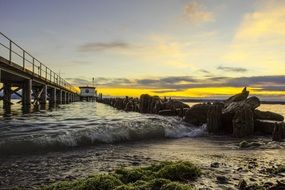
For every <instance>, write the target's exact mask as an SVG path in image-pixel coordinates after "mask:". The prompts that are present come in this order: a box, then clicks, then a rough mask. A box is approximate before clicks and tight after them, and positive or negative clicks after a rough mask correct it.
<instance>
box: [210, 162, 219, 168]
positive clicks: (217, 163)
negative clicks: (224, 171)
mask: <svg viewBox="0 0 285 190" xmlns="http://www.w3.org/2000/svg"><path fill="white" fill-rule="evenodd" d="M211 167H212V168H218V167H220V163H219V162H213V163H211Z"/></svg>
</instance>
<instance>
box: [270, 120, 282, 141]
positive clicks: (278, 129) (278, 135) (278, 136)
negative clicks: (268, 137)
mask: <svg viewBox="0 0 285 190" xmlns="http://www.w3.org/2000/svg"><path fill="white" fill-rule="evenodd" d="M284 138H285V125H284V123H281V124H278V123H275V125H274V130H273V133H272V140H273V141H282V140H283V139H284Z"/></svg>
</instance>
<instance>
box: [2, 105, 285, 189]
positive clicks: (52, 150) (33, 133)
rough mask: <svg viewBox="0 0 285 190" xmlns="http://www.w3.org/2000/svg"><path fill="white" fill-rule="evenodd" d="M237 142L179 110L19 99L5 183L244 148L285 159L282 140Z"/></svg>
mask: <svg viewBox="0 0 285 190" xmlns="http://www.w3.org/2000/svg"><path fill="white" fill-rule="evenodd" d="M188 104H189V105H190V106H192V105H193V104H196V103H188ZM0 106H1V107H2V105H0ZM258 109H260V110H266V111H274V112H277V113H280V114H282V115H284V116H285V105H279V104H264V105H261V106H260V107H259V108H258ZM262 140H263V141H264V142H269V141H270V139H262ZM238 143H239V140H237V139H231V138H225V137H217V136H211V135H209V134H208V133H207V130H206V125H203V126H200V127H197V126H193V125H191V124H189V123H185V122H184V121H183V120H182V119H181V118H179V117H164V116H159V115H153V114H141V113H136V112H125V111H122V110H117V109H114V108H113V107H110V106H108V105H104V104H101V103H97V102H74V103H70V104H64V105H60V106H58V107H54V108H48V106H47V107H46V109H41V110H36V111H32V112H30V113H23V112H22V111H21V107H20V105H19V104H17V103H16V102H14V105H13V106H12V110H11V113H9V114H6V113H4V111H3V110H2V111H1V112H0V189H9V188H13V187H17V186H23V187H34V186H38V185H42V184H49V183H52V182H55V181H58V180H71V179H75V178H80V177H84V176H88V175H91V174H94V173H97V172H109V171H112V170H113V169H114V168H116V167H119V166H122V165H123V166H125V165H126V166H137V165H147V164H149V163H153V162H157V161H161V160H176V159H187V160H192V161H195V162H197V163H201V164H210V162H211V161H212V160H217V159H218V160H219V159H224V160H229V159H228V157H227V156H226V155H231V156H233V155H234V157H235V158H236V160H233V162H234V161H235V162H237V163H238V162H239V161H240V159H243V156H249V157H251V158H252V157H258V158H260V154H262V156H263V157H264V160H265V161H268V162H269V161H271V160H270V159H271V158H272V155H275V157H276V158H275V157H274V159H277V161H276V160H275V162H279V161H280V162H285V156H284V155H285V154H284V153H285V151H284V148H283V145H282V144H281V145H280V144H270V146H271V148H270V149H269V150H264V149H262V150H256V151H257V152H255V151H252V152H251V153H250V154H249V153H248V152H247V153H245V152H240V151H236V149H237V144H238ZM272 147H273V148H272ZM276 147H277V148H276ZM280 147H281V148H280ZM259 151H261V152H259ZM266 151H267V152H266ZM280 151H281V152H280ZM279 154H282V155H283V156H278V155H279ZM276 155H277V156H276ZM210 158H211V159H210ZM231 158H232V157H231ZM238 158H240V159H238ZM272 159H273V158H272ZM200 186H201V187H203V183H202V182H201V184H200Z"/></svg>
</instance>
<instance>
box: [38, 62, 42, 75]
mask: <svg viewBox="0 0 285 190" xmlns="http://www.w3.org/2000/svg"><path fill="white" fill-rule="evenodd" d="M39 70H40V77H41V76H42V63H40V66H39Z"/></svg>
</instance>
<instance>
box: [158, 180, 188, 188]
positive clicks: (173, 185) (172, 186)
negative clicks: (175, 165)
mask: <svg viewBox="0 0 285 190" xmlns="http://www.w3.org/2000/svg"><path fill="white" fill-rule="evenodd" d="M160 190H193V187H192V186H190V185H186V184H181V183H178V182H171V183H168V184H166V185H164V186H162V188H161V189H160Z"/></svg>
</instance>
